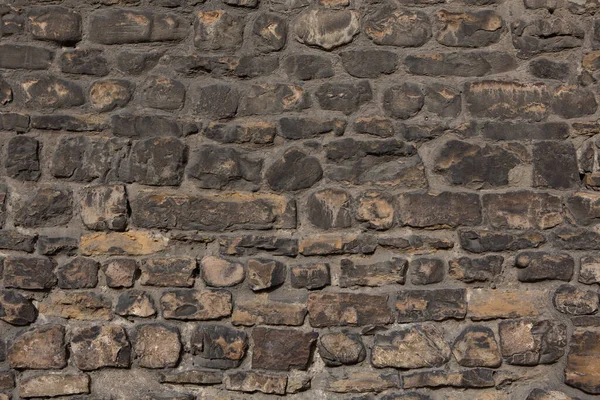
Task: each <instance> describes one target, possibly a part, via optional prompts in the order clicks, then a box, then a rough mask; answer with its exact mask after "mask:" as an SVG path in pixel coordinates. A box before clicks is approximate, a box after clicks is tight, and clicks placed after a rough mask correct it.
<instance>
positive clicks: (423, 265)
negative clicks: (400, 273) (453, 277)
mask: <svg viewBox="0 0 600 400" xmlns="http://www.w3.org/2000/svg"><path fill="white" fill-rule="evenodd" d="M410 270H411V273H410V275H411V278H410V281H411V283H412V284H413V285H430V284H432V283H438V282H441V281H443V280H444V275H445V274H444V270H445V265H444V261H443V260H441V259H439V258H417V259H414V260H412V261H411V262H410Z"/></svg>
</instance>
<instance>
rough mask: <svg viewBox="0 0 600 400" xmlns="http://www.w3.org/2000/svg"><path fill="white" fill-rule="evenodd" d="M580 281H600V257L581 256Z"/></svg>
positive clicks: (588, 282)
mask: <svg viewBox="0 0 600 400" xmlns="http://www.w3.org/2000/svg"><path fill="white" fill-rule="evenodd" d="M580 265H581V267H580V269H579V282H581V283H585V284H587V285H591V284H593V283H600V259H599V258H598V257H594V256H585V257H581V262H580Z"/></svg>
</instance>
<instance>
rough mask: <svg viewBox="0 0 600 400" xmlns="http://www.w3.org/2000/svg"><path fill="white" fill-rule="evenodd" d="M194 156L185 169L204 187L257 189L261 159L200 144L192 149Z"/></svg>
mask: <svg viewBox="0 0 600 400" xmlns="http://www.w3.org/2000/svg"><path fill="white" fill-rule="evenodd" d="M194 157H195V159H196V160H195V161H194V162H193V163H192V164H191V165H190V167H189V168H188V176H190V177H192V178H194V179H195V181H196V183H197V184H198V186H199V187H201V188H203V189H222V188H224V187H225V186H234V187H239V188H240V189H246V190H256V189H257V188H258V184H259V182H260V180H261V170H262V165H263V161H262V160H260V159H254V158H252V157H250V156H248V155H246V154H245V153H241V152H239V151H237V150H236V149H234V148H230V147H223V146H220V145H203V146H201V147H199V148H197V149H196V150H195V151H194Z"/></svg>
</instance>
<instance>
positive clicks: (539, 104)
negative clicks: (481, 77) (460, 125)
mask: <svg viewBox="0 0 600 400" xmlns="http://www.w3.org/2000/svg"><path fill="white" fill-rule="evenodd" d="M464 94H465V100H466V103H467V109H468V110H469V112H470V113H471V115H472V116H474V117H480V118H500V119H515V118H519V119H525V120H528V121H541V120H543V119H545V118H546V117H547V116H548V113H549V111H550V108H551V107H550V104H549V103H550V93H549V91H548V89H547V87H546V86H545V85H544V84H542V83H529V84H525V83H519V82H508V81H478V82H469V83H467V84H466V85H465V91H464Z"/></svg>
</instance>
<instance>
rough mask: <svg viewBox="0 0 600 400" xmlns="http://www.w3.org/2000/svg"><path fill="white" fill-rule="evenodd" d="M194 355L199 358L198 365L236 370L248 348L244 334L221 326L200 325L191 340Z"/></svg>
mask: <svg viewBox="0 0 600 400" xmlns="http://www.w3.org/2000/svg"><path fill="white" fill-rule="evenodd" d="M191 345H192V350H193V352H194V354H197V355H199V356H200V357H201V359H200V360H199V361H198V362H199V364H200V365H202V366H203V367H207V368H217V369H229V368H236V367H238V366H239V365H240V363H241V362H242V359H243V358H244V355H245V354H246V350H247V348H248V338H247V336H246V333H245V332H243V331H240V330H237V329H232V328H228V327H226V326H221V325H202V326H201V327H199V328H198V329H196V330H195V331H194V333H193V334H192V339H191Z"/></svg>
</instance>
